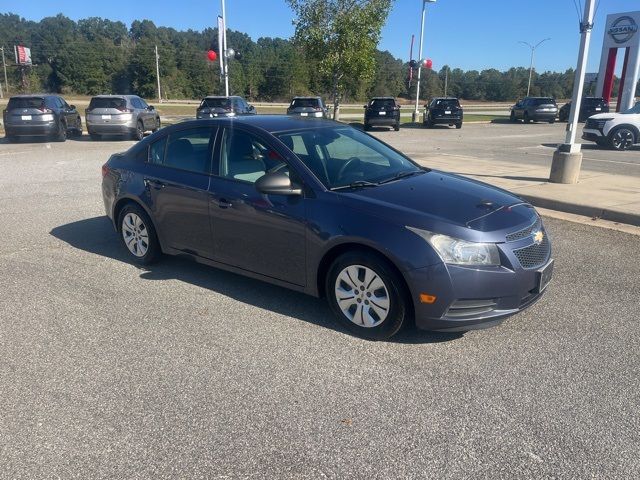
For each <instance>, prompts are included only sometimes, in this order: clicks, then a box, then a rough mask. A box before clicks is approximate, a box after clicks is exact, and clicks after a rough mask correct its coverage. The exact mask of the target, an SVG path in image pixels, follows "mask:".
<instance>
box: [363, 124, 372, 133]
mask: <svg viewBox="0 0 640 480" xmlns="http://www.w3.org/2000/svg"><path fill="white" fill-rule="evenodd" d="M369 130H371V126H370V125H367V124H366V123H365V124H364V131H365V132H368V131H369Z"/></svg>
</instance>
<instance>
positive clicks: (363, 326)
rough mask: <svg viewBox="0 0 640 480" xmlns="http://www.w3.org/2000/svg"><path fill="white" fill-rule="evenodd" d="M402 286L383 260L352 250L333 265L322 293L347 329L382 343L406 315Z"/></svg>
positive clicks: (400, 280) (404, 294) (401, 282)
mask: <svg viewBox="0 0 640 480" xmlns="http://www.w3.org/2000/svg"><path fill="white" fill-rule="evenodd" d="M403 285H404V282H403V281H402V279H400V278H399V276H398V274H397V273H395V271H394V270H393V268H392V267H391V266H390V265H389V264H388V262H387V261H385V260H384V259H382V258H380V257H378V256H377V255H374V254H371V253H368V252H360V251H353V252H348V253H345V254H343V255H341V256H340V257H338V258H337V259H336V260H335V261H334V262H333V264H332V265H331V267H330V268H329V272H328V274H327V277H326V281H325V292H326V295H327V300H328V302H329V306H330V307H331V309H332V311H333V313H334V314H335V316H336V318H337V319H338V321H339V322H340V323H341V324H342V325H344V327H345V328H347V330H349V331H350V332H351V333H353V334H355V335H357V336H360V337H363V338H366V339H369V340H386V339H388V338H391V337H392V336H393V335H395V334H396V333H397V332H398V331H399V330H400V329H401V328H402V325H403V324H404V322H405V319H406V318H407V316H408V306H407V305H408V302H407V299H406V298H407V292H405V291H404V290H403Z"/></svg>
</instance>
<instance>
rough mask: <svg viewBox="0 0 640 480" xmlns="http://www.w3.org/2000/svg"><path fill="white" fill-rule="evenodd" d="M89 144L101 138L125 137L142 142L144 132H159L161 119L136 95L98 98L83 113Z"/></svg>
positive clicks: (94, 98) (151, 107)
mask: <svg viewBox="0 0 640 480" xmlns="http://www.w3.org/2000/svg"><path fill="white" fill-rule="evenodd" d="M85 116H86V121H87V131H88V132H89V135H91V139H92V140H100V139H101V138H102V135H126V136H131V137H133V138H134V139H135V140H142V138H143V137H144V134H145V132H147V131H151V132H156V131H158V129H159V128H160V115H159V114H158V112H157V111H156V109H155V108H154V107H153V105H147V102H145V101H144V100H143V99H142V98H140V97H138V96H137V95H98V96H96V97H93V98H92V99H91V101H90V102H89V108H87V109H86V111H85Z"/></svg>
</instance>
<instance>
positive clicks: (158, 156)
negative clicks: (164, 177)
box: [149, 137, 167, 165]
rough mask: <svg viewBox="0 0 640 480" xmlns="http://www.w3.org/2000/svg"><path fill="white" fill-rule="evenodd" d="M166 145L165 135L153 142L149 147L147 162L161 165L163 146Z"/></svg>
mask: <svg viewBox="0 0 640 480" xmlns="http://www.w3.org/2000/svg"><path fill="white" fill-rule="evenodd" d="M166 145H167V137H162V138H161V139H160V140H158V141H157V142H154V143H153V144H152V145H151V148H150V149H149V162H150V163H155V164H156V165H162V163H163V162H164V148H165V146H166Z"/></svg>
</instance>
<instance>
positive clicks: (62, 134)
mask: <svg viewBox="0 0 640 480" xmlns="http://www.w3.org/2000/svg"><path fill="white" fill-rule="evenodd" d="M55 141H56V142H66V141H67V124H66V123H64V122H63V121H60V122H58V131H57V133H56V135H55Z"/></svg>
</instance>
